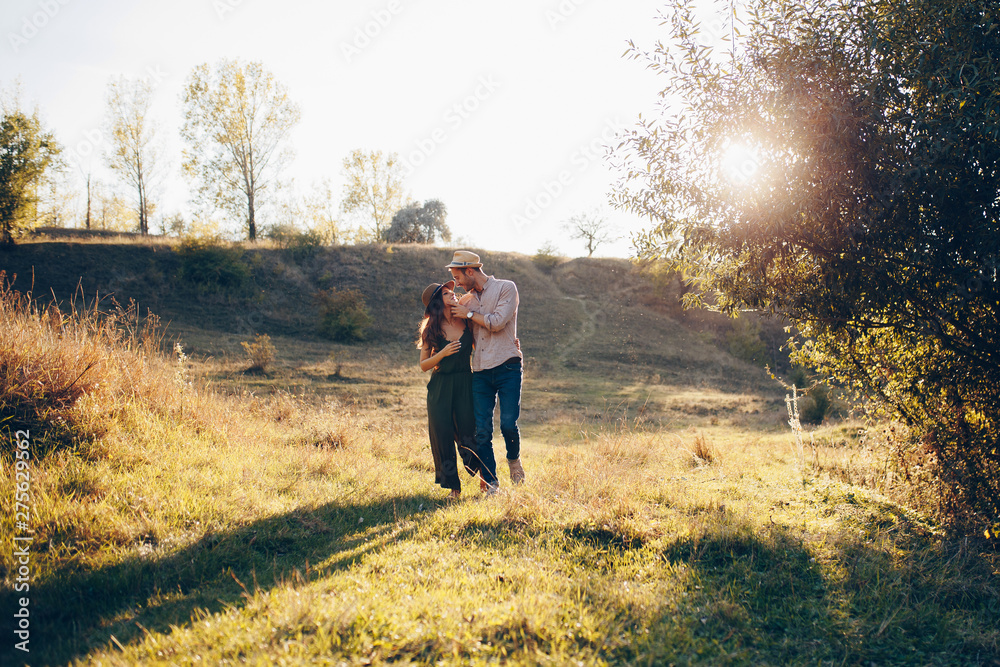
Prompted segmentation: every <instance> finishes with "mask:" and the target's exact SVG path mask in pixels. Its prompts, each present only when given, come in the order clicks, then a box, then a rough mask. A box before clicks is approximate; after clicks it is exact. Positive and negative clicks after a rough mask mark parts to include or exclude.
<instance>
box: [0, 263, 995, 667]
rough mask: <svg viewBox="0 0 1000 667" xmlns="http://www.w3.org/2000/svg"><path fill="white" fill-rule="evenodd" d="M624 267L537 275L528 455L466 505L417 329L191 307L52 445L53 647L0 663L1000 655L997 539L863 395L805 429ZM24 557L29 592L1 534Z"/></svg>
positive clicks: (35, 562) (49, 573)
mask: <svg viewBox="0 0 1000 667" xmlns="http://www.w3.org/2000/svg"><path fill="white" fill-rule="evenodd" d="M38 245H43V244H38ZM44 245H46V246H53V247H58V244H54V243H53V244H44ZM140 247H141V246H140ZM99 249H100V246H99V245H97V244H94V245H93V246H88V250H87V251H88V252H94V253H98V251H99ZM349 250H350V249H339V250H337V252H340V253H342V254H343V255H344V257H348V256H349V255H350V253H349ZM67 252H69V250H67ZM157 252H166V253H169V252H170V250H169V247H168V248H167V249H166V250H164V249H162V248H161V249H160V250H158V251H157ZM331 252H333V251H331ZM377 252H381V253H383V254H384V253H385V249H384V248H383V249H382V250H379V249H377V248H361V249H358V254H357V256H352V257H350V258H349V259H347V260H345V262H344V263H343V265H336V266H334V265H330V266H327V267H326V268H325V269H324V270H325V271H330V272H345V271H347V268H345V266H347V267H349V266H355V264H356V265H358V267H359V268H360V267H361V266H366V265H368V264H370V263H371V262H372V261H374V258H375V257H376V255H374V254H372V253H377ZM365 253H368V254H365ZM408 253H409V255H408ZM391 254H392V255H393V257H391V258H390V259H389V260H388V261H389V262H390V263H391V262H401V263H402V264H405V262H402V260H401V259H400V256H404V257H409V259H407V260H406V261H410V262H413V263H418V262H420V263H423V262H428V263H431V262H433V261H439V260H440V257H437V255H440V256H442V257H445V256H447V255H448V253H447V252H446V251H443V250H442V251H438V250H434V249H397V250H396V251H394V252H393V253H391ZM95 256H96V255H95ZM146 259H148V258H146ZM494 259H496V261H497V264H498V265H499V268H497V270H496V272H497V274H498V275H506V274H507V272H508V271H509V272H510V273H516V275H517V277H518V280H519V284H525V285H530V284H532V281H533V280H535V278H536V277H538V276H541V275H542V274H538V276H535V274H534V273H532V272H533V271H536V269H535V268H534V267H533V265H531V264H530V262H529V261H528V260H527V259H524V260H523V261H522V260H521V259H519V258H517V257H514V256H498V257H496V258H494ZM139 261H145V260H144V259H141V258H140V260H139ZM268 261H269V260H268ZM327 261H332V260H331V259H330V258H327ZM380 261H381V260H380ZM445 261H446V260H445ZM504 262H506V264H504ZM443 263H444V262H441V264H442V265H443ZM64 264H65V263H64ZM434 265H435V266H436V264H434ZM298 266H299V269H297V270H299V271H303V272H304V273H303V275H305V273H307V270H306V269H307V268H308V267H305V268H303V265H301V264H300V265H298ZM609 266H610V267H611V268H614V267H618V268H621V265H620V264H615V263H614V262H610V261H609V262H606V263H603V264H602V263H600V262H598V263H595V264H589V263H586V262H571V263H567V264H563V265H560V266H559V267H557V268H556V269H555V270H554V274H555V278H552V279H551V280H552V281H553V282H552V285H551V286H550V289H549V290H548V292H547V293H546V294H545V295H544V296H545V298H548V299H558V301H557V302H556V303H557V304H558V306H559V307H554V308H552V309H551V312H550V311H549V310H546V308H545V303H544V301H539V302H537V303H535V304H528V303H526V304H525V311H524V313H527V314H531V315H532V317H531V318H526V317H525V314H522V318H525V321H526V326H524V327H523V329H524V330H523V332H522V344H523V345H524V346H525V348H526V351H527V354H528V356H529V361H528V363H527V364H526V380H525V393H524V400H523V403H524V409H523V411H522V431H523V434H524V442H523V446H522V448H523V452H524V455H523V460H524V464H525V468H526V471H527V474H528V481H527V483H526V484H525V485H524V486H522V487H518V488H515V489H511V488H510V487H509V484H506V471H505V470H504V466H503V465H502V464H501V482H502V484H504V488H503V491H502V492H501V493H500V494H498V495H497V496H495V497H492V498H485V497H483V496H482V494H481V493H480V491H479V488H478V484H476V483H475V480H471V479H470V478H468V477H465V478H463V479H465V480H467V481H468V482H469V483H468V484H466V488H465V489H464V492H463V498H462V499H461V500H460V501H458V502H455V503H448V502H446V501H445V500H444V496H445V491H444V490H442V489H439V488H437V487H435V486H434V485H433V467H432V461H431V456H430V452H429V451H428V445H427V436H426V430H425V429H426V426H425V415H424V407H423V401H424V397H425V390H424V386H423V385H424V383H425V382H426V375H423V374H421V373H420V372H419V371H418V370H417V368H416V352H415V350H414V349H413V348H412V346H411V345H412V344H411V343H410V342H409V336H410V329H408V328H407V329H405V333H406V335H405V336H403V335H400V334H399V333H398V332H397V333H395V334H394V333H393V331H392V329H391V328H388V327H387V328H385V329H382V330H380V331H378V332H376V333H377V336H376V339H375V341H374V342H372V343H371V344H366V345H354V346H348V345H338V344H331V343H326V342H323V341H321V340H319V339H316V338H314V337H311V336H310V335H308V334H306V335H295V333H294V331H293V330H294V320H293V319H287V320H280V318H278V317H277V316H275V318H276V319H275V321H276V322H279V323H278V324H276V325H275V327H274V329H272V330H271V331H270V332H269V335H270V336H271V340H272V342H273V344H274V346H275V349H276V356H275V359H274V362H273V364H272V365H271V366H270V367H269V370H268V371H267V372H266V373H259V372H258V373H246V372H245V370H246V368H247V367H248V366H249V360H248V359H247V357H246V354H245V351H244V350H243V348H242V346H241V342H244V341H246V340H250V337H249V336H246V335H244V334H243V333H241V332H240V331H233V330H227V329H226V328H224V327H223V328H219V329H216V328H212V327H211V326H207V324H206V322H203V321H199V320H198V319H197V318H196V317H194V316H191V317H189V318H188V319H184V318H177V319H176V320H173V321H172V323H171V324H170V326H169V328H168V335H169V336H171V337H172V338H174V339H179V340H181V341H182V343H183V344H184V347H185V349H186V350H187V352H188V353H189V354H190V358H189V359H188V360H186V361H184V362H179V361H177V360H159V361H155V363H150V364H149V367H148V369H147V370H146V371H144V372H145V375H144V382H145V383H146V384H147V385H149V388H148V389H144V390H143V392H145V393H143V392H138V393H137V392H129V391H126V388H125V385H122V387H120V388H119V389H116V390H115V391H114V392H111V391H110V390H103V391H104V392H105V393H101V391H98V390H97V389H94V393H93V394H92V395H91V397H90V398H89V399H87V400H86V401H83V402H82V403H80V404H77V405H76V406H75V407H74V408H72V409H71V410H69V411H68V412H65V413H60V414H64V415H65V418H66V419H67V420H69V421H68V423H71V424H76V423H78V422H79V423H81V424H84V425H86V426H87V430H86V434H87V437H85V438H82V439H80V440H78V441H75V442H73V443H70V444H69V445H66V446H63V447H61V448H57V449H55V450H54V451H53V452H52V453H51V454H49V455H48V456H47V457H46V458H44V459H43V460H39V461H36V462H34V467H33V469H32V496H33V501H32V502H33V506H34V510H35V516H34V525H33V528H34V530H35V532H36V535H37V539H36V542H35V545H34V549H33V551H32V568H33V571H34V578H33V580H32V582H31V592H30V595H31V610H32V625H31V630H32V635H31V649H32V652H31V654H30V656H25V655H23V654H21V653H19V652H15V651H13V649H12V644H13V641H12V640H11V641H8V642H7V643H5V644H3V645H0V663H2V664H5V665H6V664H22V663H25V662H30V664H32V665H45V664H52V665H56V664H72V663H78V664H101V665H135V664H164V665H166V664H193V663H196V662H197V663H203V664H244V663H246V664H260V665H271V664H290V665H293V664H332V665H338V664H348V665H359V664H389V663H393V664H400V663H401V664H410V663H416V664H430V663H444V664H489V663H503V664H515V665H516V664H525V665H535V664H553V665H567V664H569V665H572V664H584V665H599V664H622V665H625V664H628V665H632V664H651V665H667V664H676V665H870V664H877V665H992V664H997V663H998V662H1000V648H998V646H1000V603H998V599H1000V596H998V591H997V586H998V581H1000V576H998V567H1000V561H998V559H997V555H996V553H995V552H991V551H988V550H987V547H985V546H983V545H982V544H981V543H977V542H975V541H972V540H964V539H963V540H958V539H953V538H949V537H947V536H946V535H945V534H944V533H943V532H942V531H941V530H940V529H939V528H938V527H937V526H936V525H935V523H934V521H933V520H932V518H930V517H929V516H928V515H926V514H924V513H922V512H920V511H919V509H918V508H919V505H913V506H909V505H906V504H904V503H902V502H901V499H905V498H908V497H909V496H908V495H907V489H906V487H905V486H903V485H902V483H901V482H900V480H898V479H896V478H894V477H893V476H892V475H891V468H888V467H887V466H886V463H885V461H886V458H885V453H884V452H883V451H882V450H881V449H880V446H879V443H878V438H877V437H876V435H875V434H868V435H864V436H862V435H860V434H859V432H860V431H861V429H862V426H863V425H862V424H860V423H853V422H843V423H834V424H830V425H827V426H824V427H822V428H820V429H818V430H817V431H816V432H815V433H814V434H813V437H811V438H810V437H808V436H807V438H806V444H805V447H804V450H803V451H802V452H799V451H798V450H797V449H796V446H795V444H794V440H793V438H792V436H791V433H790V432H789V430H788V427H787V425H786V424H785V421H786V420H787V415H785V414H784V409H785V408H784V403H783V400H782V395H781V392H780V391H775V389H774V388H773V385H770V384H769V383H768V382H767V380H766V379H765V378H763V373H760V372H758V371H756V370H754V369H753V368H751V367H749V366H746V365H745V364H741V363H740V362H737V361H735V360H733V359H731V358H728V357H727V356H726V355H725V354H724V353H723V352H721V351H720V350H718V348H715V347H714V346H713V343H712V341H713V340H714V337H713V335H711V334H705V333H704V331H705V329H704V322H703V321H700V322H699V321H697V320H695V322H696V324H693V323H691V322H688V323H685V322H684V321H682V320H681V319H678V318H675V317H673V316H671V315H670V314H669V313H667V312H665V311H657V310H655V309H651V308H648V307H645V306H641V307H637V306H635V304H634V303H632V302H629V301H628V295H627V294H626V295H625V296H624V297H619V296H618V295H617V293H616V292H615V291H614V289H615V286H616V285H619V284H620V281H618V282H616V281H615V279H614V276H613V275H611V274H610V272H609V271H608V268H609ZM501 268H502V269H503V271H501ZM517 272H520V273H517ZM137 275H139V274H137ZM164 275H168V272H165V273H164ZM580 276H583V277H582V278H581V277H580ZM137 280H138V281H140V282H141V281H144V280H146V274H141V277H140V278H137ZM164 280H173V279H172V278H164ZM539 280H541V278H539ZM580 283H584V284H586V285H588V286H589V288H590V289H591V293H590V294H589V296H587V298H586V299H584V301H585V302H586V304H585V305H586V308H584V307H583V306H584V304H581V303H580V301H573V300H572V299H574V298H575V299H579V298H581V297H580V296H579V295H580V294H584V295H586V293H585V292H583V291H582V289H583V288H582V287H581V284H580ZM386 285H388V287H386V288H387V289H389V291H392V289H399V290H402V289H403V287H402V286H398V287H393V285H395V283H392V284H389V283H387V282H385V281H384V284H383V286H384V287H385V286H386ZM538 287H539V289H540V288H541V284H540V283H539V284H538ZM563 296H570V297H572V298H570V299H564V298H562V297H563ZM160 298H161V300H162V301H163V302H166V301H167V297H165V296H161V297H160ZM169 298H170V299H175V298H178V299H179V298H181V297H180V296H178V295H171V296H170V297H169ZM526 299H527V297H526ZM373 300H374V298H373ZM377 303H379V304H380V303H382V302H377ZM386 303H388V301H386ZM239 305H240V304H235V305H231V306H227V307H225V308H222V307H221V306H220V312H218V313H216V315H215V316H214V317H215V319H213V320H210V321H208V324H211V322H214V321H227V320H228V319H230V318H234V317H237V315H236V312H237V310H238V307H239ZM602 313H603V314H602ZM574 317H575V318H576V319H573V318H574ZM401 319H402V318H401ZM529 320H530V322H531V323H530V324H527V322H528V321H529ZM12 322H13V320H12V319H8V320H7V321H5V322H4V324H5V325H7V326H8V327H9V326H10V325H11V323H12ZM587 322H590V323H591V324H592V325H593V326H588V325H587V324H586V323H587ZM18 326H21V325H18ZM561 326H565V328H566V330H565V331H562V330H561V329H560V327H561ZM570 330H572V331H570ZM400 331H403V328H402V327H400ZM637 332H641V334H642V335H637ZM2 338H3V337H2V336H0V340H2ZM69 338H71V337H70V336H61V337H60V336H53V337H52V339H51V342H50V343H45V344H46V345H51V346H61V345H63V344H64V343H65V341H67V340H68V339H69ZM47 340H48V339H47ZM59 341H63V342H59ZM98 343H99V341H98V342H92V345H91V348H92V353H93V354H94V355H96V357H100V349H99V348H100V345H99V344H98ZM65 344H66V345H68V343H65ZM549 344H558V345H564V346H566V347H568V348H569V352H568V353H565V354H562V355H560V354H559V353H558V352H550V351H549V349H548V348H547V347H546V346H547V345H549ZM0 347H2V346H0ZM60 349H62V348H60ZM66 350H69V351H71V350H72V348H66ZM629 355H632V357H633V360H632V361H630V360H629ZM69 357H72V355H71V354H69V355H68V356H67V358H69ZM532 359H533V360H532ZM571 362H575V363H571ZM107 368H108V370H107V371H106V372H108V373H111V370H110V369H111V366H108V367H107ZM102 372H103V371H102ZM109 377H111V376H109ZM92 379H93V381H95V382H96V381H97V380H98V379H99V378H96V377H95V378H92ZM188 380H190V381H191V384H187V381H188ZM101 386H103V384H102V385H101ZM98 418H99V421H100V425H101V426H102V428H100V429H98V428H97V427H96V421H97V420H98ZM39 428H45V426H44V424H42V425H41V426H40V427H39ZM8 445H9V443H5V444H4V447H7V446H8ZM500 450H502V446H500V447H498V451H500ZM13 484H14V480H13V472H12V471H11V470H10V469H9V467H5V468H4V470H3V474H2V488H4V489H11V488H13ZM4 497H5V500H4V503H8V502H10V501H9V497H10V494H6V493H5V494H4ZM5 508H6V505H5ZM13 532H14V525H13V517H12V516H11V515H10V512H7V511H5V512H4V513H3V516H2V517H0V541H3V542H4V543H5V544H10V543H11V542H10V536H11V535H12V534H13ZM0 569H2V572H0V575H2V577H3V580H4V586H5V587H4V589H3V590H2V591H0V611H2V612H3V613H4V614H5V615H7V616H8V617H9V614H8V611H7V610H14V609H15V599H16V598H15V595H16V594H15V593H14V592H13V591H12V590H11V589H10V585H11V583H12V581H13V572H14V569H15V562H14V560H13V557H12V554H11V552H10V550H9V549H8V550H6V551H5V552H4V553H0ZM7 636H8V637H12V636H13V635H11V634H10V633H7ZM26 658H28V659H27V660H26Z"/></svg>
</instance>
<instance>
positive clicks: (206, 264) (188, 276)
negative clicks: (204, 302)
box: [177, 238, 251, 294]
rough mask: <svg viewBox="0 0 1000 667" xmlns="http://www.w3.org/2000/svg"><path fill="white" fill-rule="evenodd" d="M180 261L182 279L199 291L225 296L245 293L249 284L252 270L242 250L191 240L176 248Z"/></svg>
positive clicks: (210, 242) (205, 240) (200, 240)
mask: <svg viewBox="0 0 1000 667" xmlns="http://www.w3.org/2000/svg"><path fill="white" fill-rule="evenodd" d="M177 254H178V255H180V258H181V272H180V274H181V278H182V279H183V280H186V281H187V282H190V283H192V284H194V285H197V286H198V287H199V288H200V289H203V290H206V291H213V292H222V293H230V294H231V293H242V292H244V291H245V290H246V289H247V287H248V286H249V284H250V279H251V276H250V267H249V266H247V264H246V262H244V261H243V251H242V250H241V249H240V248H237V247H233V246H225V245H220V244H219V243H216V242H213V241H211V240H208V239H198V238H188V239H185V240H184V241H183V242H182V243H181V244H180V246H179V247H178V248H177Z"/></svg>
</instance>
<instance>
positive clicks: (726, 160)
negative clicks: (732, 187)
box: [721, 143, 760, 185]
mask: <svg viewBox="0 0 1000 667" xmlns="http://www.w3.org/2000/svg"><path fill="white" fill-rule="evenodd" d="M721 167H722V171H723V173H724V174H725V175H726V178H727V179H729V181H731V182H732V183H734V184H736V185H745V184H746V183H748V182H749V181H750V180H752V179H753V178H754V175H755V174H756V173H757V171H758V169H759V168H760V158H759V157H758V156H757V153H756V152H755V151H753V150H752V149H750V148H749V147H748V146H746V144H740V143H735V144H730V145H729V147H728V148H726V150H724V151H723V152H722V160H721Z"/></svg>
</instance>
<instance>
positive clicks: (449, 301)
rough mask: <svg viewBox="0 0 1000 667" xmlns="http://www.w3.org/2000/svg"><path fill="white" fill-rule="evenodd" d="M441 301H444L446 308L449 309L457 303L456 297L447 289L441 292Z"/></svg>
mask: <svg viewBox="0 0 1000 667" xmlns="http://www.w3.org/2000/svg"><path fill="white" fill-rule="evenodd" d="M441 300H442V301H444V305H445V306H446V307H451V306H452V305H454V304H457V303H458V297H457V296H455V293H454V292H452V291H451V290H450V289H448V288H447V287H445V288H444V289H442V290H441Z"/></svg>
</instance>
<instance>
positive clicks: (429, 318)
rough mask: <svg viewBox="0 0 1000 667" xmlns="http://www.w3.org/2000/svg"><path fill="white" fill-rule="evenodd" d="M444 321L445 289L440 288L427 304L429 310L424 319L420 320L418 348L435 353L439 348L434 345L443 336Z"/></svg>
mask: <svg viewBox="0 0 1000 667" xmlns="http://www.w3.org/2000/svg"><path fill="white" fill-rule="evenodd" d="M443 322H444V290H443V289H439V290H438V291H437V294H435V295H434V298H432V299H431V302H430V303H429V304H427V312H426V314H425V315H424V319H422V320H420V327H419V329H417V349H419V350H429V351H430V353H431V354H434V353H435V352H436V351H437V350H435V349H434V345H435V344H436V343H437V341H438V339H439V338H441V336H442V335H444V334H443V333H442V328H441V325H442V323H443Z"/></svg>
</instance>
